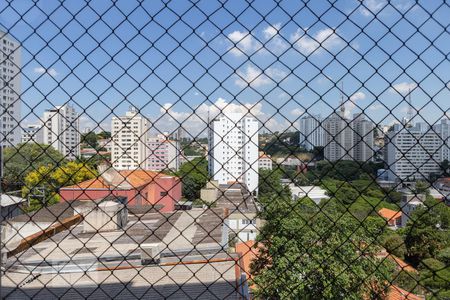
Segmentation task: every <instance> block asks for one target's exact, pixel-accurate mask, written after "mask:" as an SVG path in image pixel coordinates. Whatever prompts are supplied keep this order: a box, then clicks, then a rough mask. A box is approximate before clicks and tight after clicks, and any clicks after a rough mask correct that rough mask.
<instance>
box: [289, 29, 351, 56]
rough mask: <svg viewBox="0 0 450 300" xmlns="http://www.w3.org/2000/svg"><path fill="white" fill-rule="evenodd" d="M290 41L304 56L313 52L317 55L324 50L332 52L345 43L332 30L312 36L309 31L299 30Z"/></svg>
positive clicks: (322, 31)
mask: <svg viewBox="0 0 450 300" xmlns="http://www.w3.org/2000/svg"><path fill="white" fill-rule="evenodd" d="M290 41H291V42H292V43H294V46H295V47H296V48H297V49H299V50H300V52H301V53H302V54H304V55H309V54H311V53H313V52H314V54H317V53H319V52H320V51H321V50H323V49H326V50H328V51H330V50H332V49H334V48H336V47H339V46H341V45H342V44H343V43H344V42H343V40H342V39H341V38H340V37H339V36H338V35H337V34H336V33H335V30H334V29H332V28H325V29H322V30H319V31H317V32H316V33H315V34H314V35H312V36H309V35H308V34H307V31H304V30H303V29H301V28H299V29H297V31H296V32H295V33H294V34H292V35H291V37H290Z"/></svg>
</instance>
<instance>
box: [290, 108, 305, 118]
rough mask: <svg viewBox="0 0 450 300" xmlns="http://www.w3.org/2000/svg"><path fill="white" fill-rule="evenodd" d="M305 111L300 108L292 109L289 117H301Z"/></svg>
mask: <svg viewBox="0 0 450 300" xmlns="http://www.w3.org/2000/svg"><path fill="white" fill-rule="evenodd" d="M304 112H305V111H304V110H303V109H301V108H294V109H293V110H291V115H293V116H295V117H300V116H301V115H303V113H304Z"/></svg>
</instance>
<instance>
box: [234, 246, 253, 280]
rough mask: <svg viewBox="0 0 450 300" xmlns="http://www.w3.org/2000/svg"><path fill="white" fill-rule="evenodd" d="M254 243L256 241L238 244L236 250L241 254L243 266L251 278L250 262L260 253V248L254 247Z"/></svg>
mask: <svg viewBox="0 0 450 300" xmlns="http://www.w3.org/2000/svg"><path fill="white" fill-rule="evenodd" d="M254 245H255V241H247V242H243V243H237V244H236V252H238V253H240V254H241V258H242V268H243V269H244V272H245V273H246V274H247V276H248V277H249V278H251V275H250V264H251V262H252V260H254V259H255V258H256V257H257V255H258V249H255V248H253V246H254Z"/></svg>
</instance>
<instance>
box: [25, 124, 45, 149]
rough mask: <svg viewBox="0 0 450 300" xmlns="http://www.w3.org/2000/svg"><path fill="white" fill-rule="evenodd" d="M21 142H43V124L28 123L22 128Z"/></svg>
mask: <svg viewBox="0 0 450 300" xmlns="http://www.w3.org/2000/svg"><path fill="white" fill-rule="evenodd" d="M21 142H22V143H38V144H42V143H44V126H43V125H42V124H30V125H27V126H25V127H23V128H22V141H21Z"/></svg>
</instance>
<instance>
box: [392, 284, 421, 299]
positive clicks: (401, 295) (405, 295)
mask: <svg viewBox="0 0 450 300" xmlns="http://www.w3.org/2000/svg"><path fill="white" fill-rule="evenodd" d="M385 299H386V300H423V299H425V298H423V297H419V296H417V295H415V294H413V293H410V292H408V291H405V290H404V289H402V288H399V287H398V286H396V285H391V286H390V287H389V290H388V293H387V295H386V298H385Z"/></svg>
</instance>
